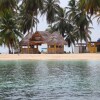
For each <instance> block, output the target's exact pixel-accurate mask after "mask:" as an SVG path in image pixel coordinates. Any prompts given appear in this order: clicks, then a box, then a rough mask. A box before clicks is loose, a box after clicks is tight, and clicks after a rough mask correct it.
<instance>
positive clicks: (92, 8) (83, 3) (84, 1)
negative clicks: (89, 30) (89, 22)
mask: <svg viewBox="0 0 100 100" xmlns="http://www.w3.org/2000/svg"><path fill="white" fill-rule="evenodd" d="M79 6H80V7H81V8H83V9H85V11H86V12H87V13H90V14H91V15H93V14H95V13H97V12H99V11H100V0H79Z"/></svg>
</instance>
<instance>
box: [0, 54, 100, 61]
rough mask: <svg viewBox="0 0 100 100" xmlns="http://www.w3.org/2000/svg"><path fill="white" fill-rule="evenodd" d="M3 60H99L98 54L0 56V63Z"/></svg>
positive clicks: (99, 55)
mask: <svg viewBox="0 0 100 100" xmlns="http://www.w3.org/2000/svg"><path fill="white" fill-rule="evenodd" d="M5 60H99V61H100V53H92V54H91V53H84V54H0V61H5Z"/></svg>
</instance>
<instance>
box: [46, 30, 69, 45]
mask: <svg viewBox="0 0 100 100" xmlns="http://www.w3.org/2000/svg"><path fill="white" fill-rule="evenodd" d="M46 43H47V44H48V45H54V44H56V45H67V42H66V41H65V40H64V38H63V37H62V35H60V34H59V33H58V32H54V33H52V34H51V35H50V36H49V38H47V39H46Z"/></svg>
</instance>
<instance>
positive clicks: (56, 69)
mask: <svg viewBox="0 0 100 100" xmlns="http://www.w3.org/2000/svg"><path fill="white" fill-rule="evenodd" d="M0 100H100V62H99V61H0Z"/></svg>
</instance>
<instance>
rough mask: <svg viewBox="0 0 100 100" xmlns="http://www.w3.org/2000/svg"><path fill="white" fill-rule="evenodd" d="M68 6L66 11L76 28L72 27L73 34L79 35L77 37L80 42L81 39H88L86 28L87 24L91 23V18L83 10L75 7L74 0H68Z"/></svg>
mask: <svg viewBox="0 0 100 100" xmlns="http://www.w3.org/2000/svg"><path fill="white" fill-rule="evenodd" d="M69 6H70V10H69V11H68V12H67V15H68V18H69V19H70V20H71V22H72V23H73V25H74V26H76V27H75V28H76V29H74V30H75V31H74V32H75V34H76V33H77V34H78V35H76V36H79V37H78V39H79V38H80V40H81V42H82V40H83V39H84V40H85V41H88V37H89V34H88V28H89V24H90V23H92V21H91V18H90V17H89V16H88V15H87V14H86V13H85V11H84V10H82V9H80V8H79V7H77V2H76V1H75V0H71V1H70V2H69ZM73 8H74V9H73ZM89 39H90V38H89Z"/></svg>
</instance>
